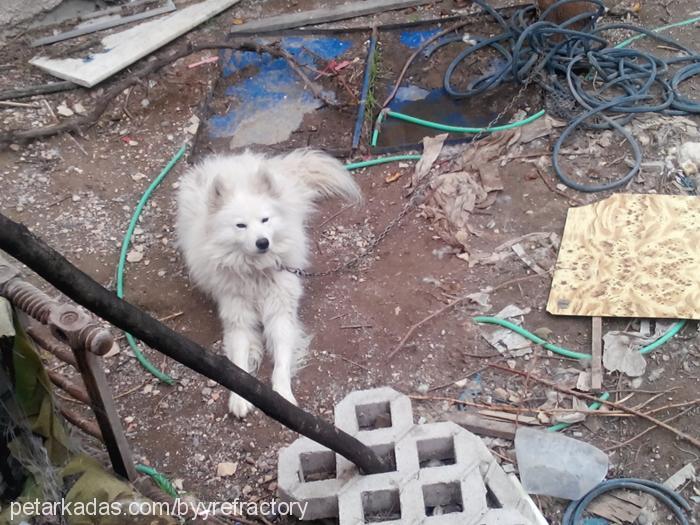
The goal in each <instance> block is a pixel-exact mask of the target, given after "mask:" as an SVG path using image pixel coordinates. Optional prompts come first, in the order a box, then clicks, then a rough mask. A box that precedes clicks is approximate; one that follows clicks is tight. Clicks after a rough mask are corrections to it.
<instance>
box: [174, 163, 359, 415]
mask: <svg viewBox="0 0 700 525" xmlns="http://www.w3.org/2000/svg"><path fill="white" fill-rule="evenodd" d="M324 196H338V197H342V198H345V199H346V200H348V201H351V202H355V203H357V202H359V201H360V200H361V194H360V189H359V187H358V186H357V184H356V183H355V181H354V180H353V178H352V177H351V176H350V174H349V173H348V172H347V170H345V168H344V167H343V165H342V164H341V163H340V162H338V161H337V160H335V159H334V158H332V157H330V156H328V155H326V154H324V153H321V152H318V151H313V150H297V151H293V152H292V153H289V154H287V155H284V156H277V157H265V156H263V155H260V154H257V153H251V152H245V153H243V154H241V155H221V156H213V157H210V158H208V159H206V160H204V161H203V162H202V163H201V164H199V165H197V166H195V167H194V168H192V169H191V170H190V171H188V172H187V173H186V174H185V175H184V177H183V179H182V181H181V184H180V190H179V193H178V214H177V236H178V244H179V247H180V249H181V250H182V252H183V254H184V256H185V261H186V263H187V266H188V267H189V270H190V275H191V277H192V279H193V280H194V282H195V283H196V284H197V285H198V286H199V287H200V288H201V289H202V290H204V291H205V292H207V293H208V294H210V295H211V296H212V297H213V298H214V300H215V301H216V302H217V305H218V310H219V317H220V319H221V322H222V325H223V329H224V350H225V352H226V355H227V356H228V358H229V359H230V360H231V361H233V363H235V364H236V365H238V366H239V367H241V368H243V369H244V370H246V371H247V372H251V373H254V372H255V371H256V370H257V368H258V365H259V364H260V359H261V357H262V352H263V348H267V350H268V351H269V352H270V353H271V354H272V356H273V358H274V363H275V365H274V371H273V372H272V388H273V389H274V390H276V391H277V392H278V393H279V394H281V395H282V396H284V397H285V398H286V399H288V400H289V401H291V402H292V403H296V400H295V399H294V395H293V394H292V388H291V377H292V373H293V371H294V369H295V367H296V364H297V363H298V360H299V359H300V357H301V356H302V355H303V353H304V351H305V350H306V347H307V345H308V341H309V338H308V336H307V335H306V334H305V333H304V329H303V326H302V325H301V323H300V321H299V318H298V306H299V299H300V298H301V295H302V285H301V281H300V279H299V277H297V276H296V275H294V274H292V273H290V272H288V271H285V270H283V269H282V268H283V267H291V268H304V267H305V266H306V265H307V262H308V239H307V236H306V232H305V223H306V220H307V218H308V217H309V215H310V213H311V212H312V211H313V210H314V202H315V201H316V200H317V199H319V198H320V197H324ZM264 219H267V220H266V221H264V222H263V220H264ZM237 225H245V227H238V226H237ZM261 238H266V239H268V240H269V248H268V249H267V251H265V252H264V253H262V252H261V251H260V249H259V248H258V247H256V241H257V240H258V239H261ZM251 409H252V405H251V404H250V403H248V402H247V401H246V400H244V399H243V398H241V397H240V396H238V395H236V394H233V393H232V394H231V397H230V398H229V410H230V411H231V412H232V413H233V414H235V415H236V416H238V417H241V418H242V417H245V416H246V414H248V412H249V411H250V410H251Z"/></svg>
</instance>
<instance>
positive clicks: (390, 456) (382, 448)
mask: <svg viewBox="0 0 700 525" xmlns="http://www.w3.org/2000/svg"><path fill="white" fill-rule="evenodd" d="M369 448H371V449H372V451H373V452H374V453H375V454H376V455H377V456H379V459H381V460H382V461H383V462H384V464H385V465H386V466H387V469H386V470H385V471H384V472H396V450H395V447H394V443H387V444H386V445H372V446H370V447H369Z"/></svg>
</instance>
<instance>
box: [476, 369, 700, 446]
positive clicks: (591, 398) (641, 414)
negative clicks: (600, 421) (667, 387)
mask: <svg viewBox="0 0 700 525" xmlns="http://www.w3.org/2000/svg"><path fill="white" fill-rule="evenodd" d="M489 366H490V367H491V368H495V369H497V370H502V371H504V372H508V373H509V374H515V375H518V376H522V377H527V376H528V374H527V372H523V371H522V370H511V369H510V368H508V367H506V366H501V365H497V364H495V363H491V364H490V365H489ZM529 377H530V379H532V380H534V381H537V382H538V383H541V384H543V385H545V386H548V387H549V388H553V389H554V390H557V391H559V392H562V393H564V394H569V395H570V396H575V397H579V398H582V399H587V400H589V401H593V402H595V403H601V404H603V405H606V406H609V407H612V408H615V409H617V410H621V411H623V412H627V413H629V414H633V415H635V416H637V417H640V418H642V419H646V420H647V421H649V422H650V423H654V425H656V426H659V427H661V428H665V429H666V430H668V431H669V432H672V433H673V434H675V435H676V436H678V437H679V438H681V439H682V440H684V441H687V442H688V443H690V444H691V445H694V446H695V447H697V448H700V439H698V438H696V437H694V436H691V435H689V434H686V433H685V432H683V431H681V430H678V429H677V428H674V427H672V426H671V425H669V424H667V423H664V422H663V421H660V420H658V419H656V418H655V417H652V416H650V415H649V414H648V413H644V412H640V411H639V410H636V409H634V408H630V407H626V406H624V405H621V404H619V403H615V402H614V401H607V400H604V399H600V398H598V397H595V396H592V395H590V394H586V393H583V392H577V391H575V390H571V389H570V388H565V387H563V386H560V385H558V384H557V383H554V382H553V381H548V380H547V379H543V378H541V377H537V376H534V375H532V374H530V376H529Z"/></svg>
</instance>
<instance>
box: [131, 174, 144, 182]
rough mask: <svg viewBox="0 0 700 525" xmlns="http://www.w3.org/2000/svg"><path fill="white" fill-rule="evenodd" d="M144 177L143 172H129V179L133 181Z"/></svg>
mask: <svg viewBox="0 0 700 525" xmlns="http://www.w3.org/2000/svg"><path fill="white" fill-rule="evenodd" d="M145 178H146V176H145V175H144V174H143V173H138V172H137V173H132V174H131V180H133V181H134V182H138V181H140V180H141V179H145Z"/></svg>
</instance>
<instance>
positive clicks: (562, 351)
mask: <svg viewBox="0 0 700 525" xmlns="http://www.w3.org/2000/svg"><path fill="white" fill-rule="evenodd" d="M474 322H475V323H479V324H495V325H498V326H502V327H503V328H507V329H508V330H512V331H513V332H515V333H516V334H518V335H521V336H523V337H524V338H525V339H529V340H530V341H532V342H533V343H536V344H538V345H542V347H544V348H546V349H547V350H549V351H551V352H554V353H555V354H559V355H563V356H564V357H570V358H572V359H581V360H584V359H590V358H591V356H590V354H582V353H581V352H574V351H573V350H568V349H566V348H562V347H561V346H557V345H554V344H552V343H548V342H547V341H545V340H544V339H542V338H541V337H539V336H537V335H535V334H533V333H532V332H528V331H527V330H525V329H524V328H523V327H522V326H518V325H517V324H515V323H511V322H510V321H507V320H505V319H499V318H498V317H488V316H483V315H481V316H477V317H475V318H474ZM685 323H686V320H685V319H681V320H680V321H678V322H677V323H676V324H674V325H673V326H672V327H671V328H669V329H668V331H667V332H666V333H665V334H664V335H662V336H661V337H659V338H658V339H657V340H656V341H654V342H652V343H650V344H648V345H646V346H643V347H642V348H640V349H639V353H640V354H648V353H649V352H652V351H654V350H656V349H657V348H658V347H660V346H661V345H663V344H665V343H667V342H668V341H669V339H671V338H672V337H673V336H674V335H676V334H677V333H678V332H680V331H681V329H682V328H683V327H684V326H685Z"/></svg>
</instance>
